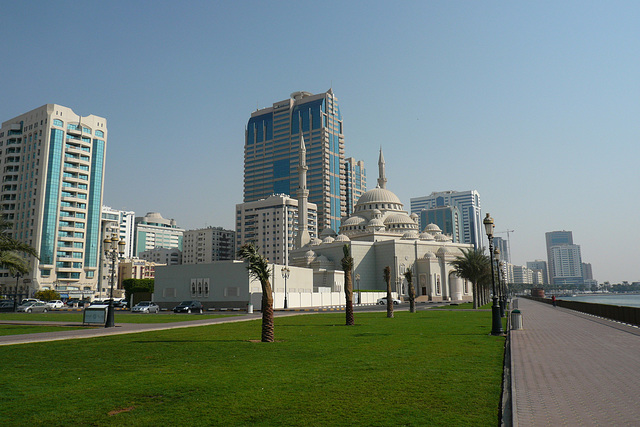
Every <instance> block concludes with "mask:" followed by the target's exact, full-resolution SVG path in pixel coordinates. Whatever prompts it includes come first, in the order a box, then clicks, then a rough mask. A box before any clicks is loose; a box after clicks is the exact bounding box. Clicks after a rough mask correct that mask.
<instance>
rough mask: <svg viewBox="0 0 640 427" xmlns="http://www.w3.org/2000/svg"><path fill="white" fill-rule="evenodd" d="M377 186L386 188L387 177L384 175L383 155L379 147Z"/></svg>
mask: <svg viewBox="0 0 640 427" xmlns="http://www.w3.org/2000/svg"><path fill="white" fill-rule="evenodd" d="M378 175H379V177H378V187H380V188H387V178H386V177H385V176H384V156H383V155H382V147H380V157H379V158H378Z"/></svg>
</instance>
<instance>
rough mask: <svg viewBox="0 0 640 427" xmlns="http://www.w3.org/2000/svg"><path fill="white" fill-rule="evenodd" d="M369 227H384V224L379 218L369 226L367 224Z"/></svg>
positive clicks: (373, 220)
mask: <svg viewBox="0 0 640 427" xmlns="http://www.w3.org/2000/svg"><path fill="white" fill-rule="evenodd" d="M367 226H368V227H384V222H382V220H381V219H378V218H374V219H372V220H371V221H369V224H367Z"/></svg>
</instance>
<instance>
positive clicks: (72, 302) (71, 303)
mask: <svg viewBox="0 0 640 427" xmlns="http://www.w3.org/2000/svg"><path fill="white" fill-rule="evenodd" d="M75 305H77V306H78V307H84V306H85V305H89V301H83V300H77V299H70V300H68V301H67V306H69V307H73V306H75Z"/></svg>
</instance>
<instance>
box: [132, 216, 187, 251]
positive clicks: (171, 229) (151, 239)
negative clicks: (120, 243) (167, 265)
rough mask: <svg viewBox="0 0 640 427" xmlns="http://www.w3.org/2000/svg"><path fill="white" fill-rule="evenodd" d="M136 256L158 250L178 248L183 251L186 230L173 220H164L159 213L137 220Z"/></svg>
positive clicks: (137, 218)
mask: <svg viewBox="0 0 640 427" xmlns="http://www.w3.org/2000/svg"><path fill="white" fill-rule="evenodd" d="M135 223H136V224H135V227H136V229H135V255H136V256H138V257H139V256H140V253H141V252H144V251H148V250H151V249H156V248H167V249H172V248H177V249H180V250H181V251H182V239H183V234H184V229H182V228H179V227H178V225H177V224H176V221H175V220H173V219H164V218H163V217H162V215H160V214H159V213H157V212H149V213H148V214H147V215H145V216H142V217H136V219H135Z"/></svg>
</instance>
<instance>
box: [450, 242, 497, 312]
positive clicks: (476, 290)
mask: <svg viewBox="0 0 640 427" xmlns="http://www.w3.org/2000/svg"><path fill="white" fill-rule="evenodd" d="M451 265H452V266H453V268H454V269H455V271H456V274H457V275H458V276H459V277H462V278H463V279H467V280H468V281H470V282H471V285H472V288H473V308H478V302H479V301H480V300H481V298H482V299H484V298H483V296H482V295H480V294H481V293H484V291H485V289H484V287H485V286H484V285H485V284H486V283H487V278H488V279H489V280H491V261H490V260H489V257H488V256H487V255H485V253H484V248H482V249H475V248H469V249H467V250H464V249H462V255H459V256H457V257H456V259H454V260H453V261H451Z"/></svg>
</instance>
